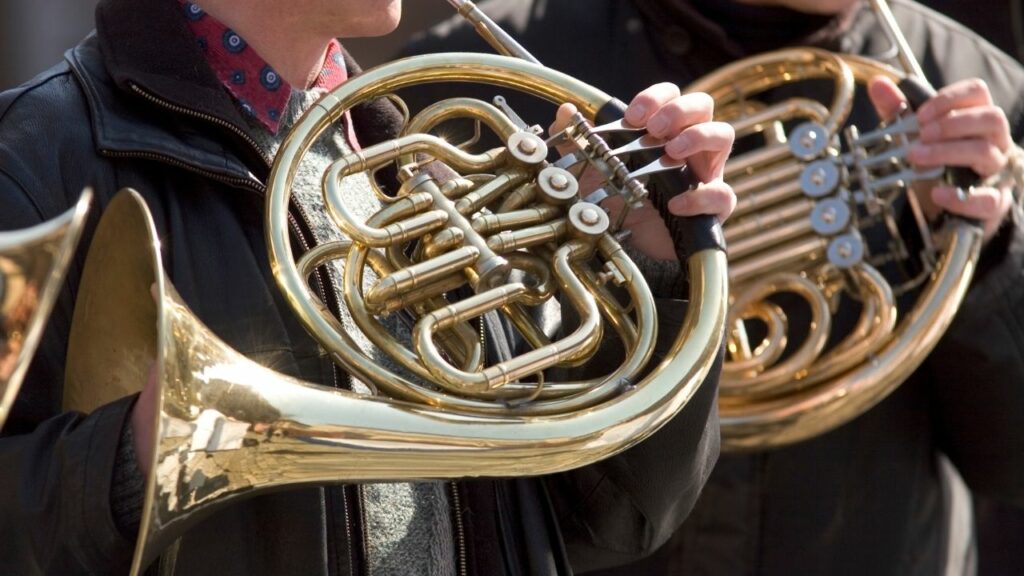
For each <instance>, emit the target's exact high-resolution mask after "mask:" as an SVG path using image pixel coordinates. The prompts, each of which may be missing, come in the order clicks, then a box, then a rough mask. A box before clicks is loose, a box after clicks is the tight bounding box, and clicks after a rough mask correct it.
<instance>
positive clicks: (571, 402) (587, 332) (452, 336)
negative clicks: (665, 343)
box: [65, 54, 727, 574]
mask: <svg viewBox="0 0 1024 576" xmlns="http://www.w3.org/2000/svg"><path fill="white" fill-rule="evenodd" d="M434 81H443V82H452V81H471V82H480V83H486V84H490V85H494V86H500V87H504V88H509V89H514V90H519V91H522V92H526V93H527V94H530V95H533V96H539V97H541V98H546V99H548V100H550V101H552V102H570V103H573V104H575V105H576V106H577V108H578V109H579V110H580V111H581V112H582V114H583V115H586V116H590V117H592V116H593V115H594V114H595V113H596V112H597V111H598V110H599V109H600V108H602V107H603V106H604V105H605V104H607V103H608V102H609V101H610V100H611V98H610V97H609V96H607V95H605V94H603V93H602V92H600V91H598V90H596V89H594V88H592V87H590V86H588V85H586V84H583V83H582V82H579V81H578V80H575V79H573V78H571V77H568V76H565V75H563V74H560V73H558V72H555V71H553V70H549V69H547V68H543V67H541V66H539V65H536V64H531V63H528V62H524V61H522V60H516V59H512V58H507V57H503V56H494V55H486V54H438V55H431V56H421V57H417V58H413V59H407V60H402V61H399V62H395V63H392V64H389V65H386V66H383V67H380V68H377V69H374V70H370V71H367V72H365V73H364V74H362V75H360V76H358V77H355V78H353V79H351V80H349V81H348V82H346V83H345V84H344V85H343V86H341V87H340V88H338V89H336V90H335V91H333V92H331V93H330V94H328V95H326V96H324V97H323V98H322V99H321V100H320V102H319V103H318V104H316V105H315V106H314V107H313V108H312V109H311V110H310V111H309V112H308V113H307V114H306V115H305V116H304V117H303V118H302V119H301V120H300V121H299V122H298V123H297V125H296V126H295V127H294V129H293V131H292V132H291V133H290V134H289V135H288V136H287V137H286V139H285V140H284V142H283V144H282V146H281V149H280V150H279V152H278V154H277V157H276V159H275V162H274V165H273V168H272V170H271V174H270V178H269V186H268V194H267V226H266V234H267V243H268V245H269V249H270V263H271V270H272V272H273V275H274V277H275V279H276V280H277V282H278V284H279V287H280V288H281V290H282V292H283V294H284V296H285V298H286V300H287V301H288V302H289V304H290V305H291V306H292V308H294V310H295V312H296V315H297V317H298V318H299V320H300V321H301V322H302V323H303V324H304V326H305V327H306V329H307V330H308V331H309V333H310V334H311V335H313V337H314V338H315V339H316V340H317V341H318V342H319V343H320V344H321V345H322V346H323V348H324V349H325V350H326V351H327V353H328V354H330V355H331V357H332V358H334V359H335V361H336V362H337V363H338V364H340V365H341V366H342V367H343V368H344V369H345V370H346V371H347V372H348V373H349V374H351V375H352V376H353V377H354V378H356V379H358V380H359V381H361V382H363V383H366V384H368V385H369V387H371V388H372V389H373V390H374V391H375V394H373V395H360V394H358V393H355V392H349V391H344V390H338V389H334V388H327V387H323V386H319V385H316V384H311V383H305V382H300V381H298V380H295V379H293V378H288V377H285V376H282V375H280V374H277V373H274V372H272V371H271V370H269V369H267V368H263V367H261V366H258V365H256V364H254V363H252V362H250V361H248V360H246V359H245V358H243V357H242V356H241V355H240V354H238V353H237V352H235V351H233V350H231V349H229V348H228V347H227V346H226V345H224V344H223V343H221V342H220V341H219V340H217V338H216V337H215V336H214V335H213V334H212V333H211V332H210V331H209V330H208V329H206V328H205V327H204V326H203V325H202V324H201V323H200V321H199V320H198V319H197V318H195V317H194V316H193V315H192V314H190V313H189V311H188V310H187V308H186V307H185V305H184V304H183V303H182V301H181V300H180V299H179V298H178V297H177V296H176V294H175V292H174V290H173V288H172V287H171V285H170V282H169V281H168V279H167V278H166V276H165V275H164V273H163V272H162V270H161V263H160V257H159V243H158V241H157V238H156V235H155V232H154V229H153V223H152V221H151V218H150V216H149V214H148V211H147V210H146V207H145V205H144V204H143V202H142V200H141V198H140V197H139V196H138V195H137V194H135V193H132V192H125V193H122V194H121V195H119V196H117V197H116V198H115V199H114V200H113V201H112V202H111V203H110V205H109V206H108V207H107V209H106V211H105V213H104V216H103V219H102V221H101V223H100V225H99V228H98V229H97V231H96V234H95V236H94V240H93V244H92V247H91V249H90V254H89V260H88V262H87V265H86V270H85V271H84V273H83V278H82V281H81V284H80V287H79V296H78V305H77V306H76V309H75V319H74V326H73V329H72V335H71V342H70V345H69V352H68V369H67V382H66V390H65V399H66V402H67V407H68V408H69V409H79V410H86V411H88V410H92V409H94V408H95V407H97V406H99V405H101V404H103V403H105V402H109V401H111V400H113V399H116V398H119V397H122V396H124V395H126V394H130V393H132V392H135V391H138V390H139V388H140V387H141V385H142V383H143V382H146V380H147V375H148V373H149V371H150V369H151V367H155V370H156V371H157V373H158V380H159V392H158V394H157V396H158V399H157V404H158V406H157V408H156V413H157V415H156V417H155V419H154V422H153V426H154V429H155V430H156V438H157V446H156V448H155V450H154V456H153V458H152V460H151V462H150V465H151V473H150V474H149V476H148V478H147V480H146V485H147V488H146V501H145V504H144V512H143V517H142V525H141V528H140V532H139V540H138V545H137V547H136V554H135V558H134V561H133V568H132V571H133V572H132V573H133V574H137V573H138V572H139V571H140V570H142V569H144V568H145V567H146V566H147V565H148V564H149V563H150V562H151V561H152V559H153V558H154V557H155V556H156V555H157V554H159V553H160V551H161V550H163V549H164V547H165V546H166V545H167V544H168V543H169V542H170V541H172V540H173V539H174V538H176V537H177V536H178V535H180V534H181V533H182V532H183V531H184V530H187V528H188V527H189V526H191V525H192V524H193V523H194V522H195V521H197V520H198V519H199V518H200V517H201V516H203V515H205V514H207V513H209V512H211V511H213V510H215V509H216V507H217V506H219V505H221V504H222V503H227V502H232V501H235V500H236V499H237V498H240V497H243V496H249V495H254V494H257V493H260V492H263V491H266V490H272V489H275V488H281V487H288V486H296V485H306V484H318V483H327V482H361V481H389V480H392V481H394V480H414V479H440V478H460V477H507V476H525V475H537V474H548V473H553V472H558V471H563V470H568V469H572V468H576V467H579V466H584V465H587V464H589V463H592V462H595V461H597V460H600V459H602V458H606V457H609V456H612V455H614V454H616V453H618V452H621V451H622V450H625V449H627V448H629V447H630V446H633V445H634V444H636V443H637V442H640V441H641V440H643V439H644V438H646V437H647V436H649V435H650V434H652V433H653V432H654V431H656V430H657V429H658V428H659V427H660V426H662V425H663V424H664V423H665V422H667V421H668V420H669V419H671V418H672V417H674V416H675V415H676V414H677V413H678V412H679V411H680V410H681V409H682V408H683V406H684V405H685V404H686V403H687V401H688V400H689V399H690V398H691V397H692V395H693V394H694V393H695V392H696V391H697V389H698V387H699V386H700V385H701V383H702V382H703V381H704V380H705V378H706V377H707V376H708V374H709V372H710V370H711V368H712V365H713V363H714V359H715V357H716V355H717V353H718V351H719V349H720V347H721V342H722V335H723V334H724V326H725V316H726V308H727V276H726V270H725V256H724V254H723V253H722V252H721V251H720V250H715V249H708V250H703V251H700V252H697V253H694V254H692V255H689V257H688V260H687V262H686V268H687V270H688V280H689V283H688V286H689V293H688V294H679V296H680V297H685V298H688V299H689V301H690V306H689V308H688V312H687V315H686V317H685V319H684V321H683V323H682V326H681V327H680V330H679V332H678V334H677V335H676V336H675V339H674V340H673V342H674V343H673V345H672V347H671V348H670V349H669V351H668V352H667V355H666V357H665V358H664V359H663V360H661V361H659V362H652V361H651V358H652V354H653V347H654V343H655V340H656V339H657V336H658V330H659V326H658V324H657V314H656V310H655V304H654V298H653V296H652V294H651V293H650V290H649V289H648V287H647V284H646V281H645V280H644V278H643V275H642V274H641V272H640V270H639V269H638V268H637V267H636V265H635V264H634V263H633V261H632V260H631V259H630V258H629V257H628V256H627V255H626V252H625V251H624V250H623V249H622V247H621V246H620V244H619V242H618V240H617V239H616V236H615V234H613V233H612V230H611V228H610V226H611V223H610V221H609V218H608V216H607V215H606V214H605V213H604V212H603V211H602V210H601V209H600V208H599V207H598V206H597V205H595V204H591V203H588V202H584V201H583V200H582V199H580V198H579V197H578V195H577V194H575V193H574V194H567V193H566V190H574V188H573V186H575V185H576V184H577V182H576V180H575V176H573V174H574V173H573V171H571V170H568V169H563V168H559V167H555V166H552V165H550V164H549V163H548V161H547V156H548V154H547V150H548V144H549V142H548V140H545V139H543V138H541V137H539V136H538V135H537V134H536V133H535V132H534V131H532V130H530V129H528V128H527V127H524V126H521V125H520V124H519V123H517V121H516V120H517V119H514V118H512V117H511V116H509V115H506V113H505V112H502V111H501V110H499V108H498V107H495V106H491V105H490V104H487V103H483V102H479V101H473V100H467V99H453V100H450V101H445V102H444V103H442V104H441V105H440V106H439V107H433V108H431V109H429V110H427V111H425V112H423V113H422V114H421V115H419V116H417V117H414V118H412V119H410V120H409V123H408V126H406V129H405V131H404V133H403V134H402V135H401V136H399V137H398V138H396V139H394V140H391V141H387V142H383V143H380V144H375V145H372V146H367V147H365V148H363V149H362V150H361V151H358V152H353V153H350V154H347V155H344V156H342V157H341V158H339V159H337V160H336V161H335V162H334V163H333V164H332V165H331V166H330V168H329V169H328V170H327V171H326V173H325V174H324V177H323V186H322V188H323V194H324V200H325V205H326V206H327V209H328V212H329V213H330V215H331V216H332V217H333V219H334V220H335V221H336V222H337V224H338V228H339V229H340V230H341V231H342V233H343V236H345V239H344V240H341V241H336V242H332V243H325V244H322V245H320V246H318V247H316V248H313V249H312V250H309V251H308V252H306V253H305V254H301V255H299V258H298V260H297V261H296V260H295V252H294V251H293V248H294V247H293V246H292V244H291V236H290V230H289V221H288V219H289V205H290V204H291V203H292V202H291V199H290V194H291V190H292V184H293V179H294V175H295V172H296V170H297V167H298V165H299V163H300V162H301V160H302V158H303V156H304V154H305V153H306V151H307V150H308V149H309V147H310V146H311V145H312V144H313V143H314V142H315V141H316V139H317V138H318V137H320V135H321V134H322V133H323V132H324V131H326V130H330V129H331V128H332V127H333V126H334V125H335V124H336V122H338V121H339V120H340V119H341V118H342V117H343V116H344V114H345V111H346V110H349V109H351V108H352V107H353V106H356V105H358V104H359V103H361V102H365V101H367V100H369V99H373V98H378V97H381V96H385V95H392V94H393V93H397V92H398V91H400V90H401V89H402V88H405V87H410V86H415V85H418V84H421V83H423V82H434ZM450 118H470V119H471V120H473V121H478V122H480V123H481V124H482V125H484V126H486V127H487V128H489V129H490V130H492V131H493V132H494V133H495V134H496V135H497V137H498V138H499V139H500V140H501V141H502V142H505V146H502V147H500V148H496V149H494V150H485V151H470V150H468V149H464V148H465V147H463V146H461V145H456V144H452V143H450V142H448V141H446V140H445V139H444V138H442V137H440V136H439V135H437V133H435V131H433V129H434V128H438V127H439V124H441V123H443V122H445V121H446V120H447V119H450ZM592 128H593V127H592V126H590V124H589V122H588V121H587V120H586V119H585V118H584V117H583V116H582V115H581V116H580V117H579V119H578V120H577V121H576V122H574V124H573V125H572V126H571V127H570V128H568V129H567V130H566V132H565V134H563V135H560V137H564V140H565V141H566V142H567V145H568V146H569V147H570V148H572V149H573V152H572V156H571V157H572V158H574V159H578V163H588V164H591V165H595V166H598V167H607V166H616V167H618V168H619V169H618V170H615V171H612V170H609V174H610V176H609V178H608V180H607V181H606V182H605V183H604V190H605V192H606V193H609V194H616V193H627V192H628V194H629V195H630V197H631V198H638V197H642V195H643V194H645V193H646V191H645V189H644V186H643V184H642V183H641V182H639V181H637V180H635V179H633V178H631V177H629V175H628V174H625V175H623V169H622V162H621V161H617V159H615V158H613V157H611V156H610V155H608V154H607V151H608V147H607V145H604V146H603V148H600V147H595V146H594V143H598V142H600V137H599V136H598V135H596V133H593V130H592ZM564 158H565V157H563V159H564ZM438 162H440V163H443V164H444V165H445V166H446V167H447V169H450V170H453V171H454V172H455V173H454V174H451V175H450V178H448V179H447V180H443V179H438V178H437V177H436V176H435V172H436V170H439V169H441V168H442V167H441V166H438V165H437V164H438ZM396 163H397V168H398V171H397V173H398V175H399V180H400V183H401V184H400V188H399V189H398V190H397V191H395V192H394V194H393V195H390V196H389V195H385V194H383V193H382V194H381V201H382V208H381V209H380V210H379V211H378V212H377V213H375V214H373V215H372V216H370V217H369V218H366V219H361V218H359V217H358V216H356V214H355V213H354V212H353V211H352V210H351V207H350V206H348V205H346V203H345V201H344V199H343V195H342V188H343V185H342V183H343V181H344V180H345V179H347V178H352V177H361V176H362V173H368V174H370V177H371V178H372V175H373V173H374V172H375V171H376V170H378V169H380V168H383V167H386V166H390V165H393V164H396ZM612 172H614V173H612ZM324 264H331V265H336V266H337V268H335V270H337V273H338V274H339V277H340V283H341V285H342V287H343V300H344V302H343V303H344V306H345V307H346V309H347V315H348V316H349V317H350V318H351V320H350V324H349V326H354V327H355V328H348V327H346V325H345V324H344V323H343V321H341V320H339V318H338V317H336V316H335V315H334V314H333V313H331V312H330V311H329V310H328V309H327V307H326V306H325V305H324V304H323V303H322V302H321V300H320V298H319V297H318V296H317V294H315V293H314V292H312V291H311V289H310V283H309V282H308V278H309V277H310V274H311V273H312V272H313V271H314V270H315V269H316V268H317V267H319V266H321V265H324ZM612 284H615V286H612ZM151 286H152V287H153V288H152V290H151V288H150V287H151ZM151 292H152V293H153V296H152V297H150V293H151ZM560 307H571V308H572V309H573V312H574V314H573V315H572V317H574V318H578V321H576V320H574V321H570V322H566V323H565V324H564V325H563V326H561V330H551V329H548V328H547V327H546V326H544V325H542V324H540V323H538V322H537V321H536V320H535V314H534V312H536V311H538V308H544V309H548V308H551V309H554V310H555V311H556V312H557V311H558V309H559V308H560ZM395 314H402V315H403V316H405V317H407V318H410V319H411V324H412V325H413V328H412V330H411V335H410V336H409V338H408V339H406V338H403V337H401V336H400V335H398V334H395V333H393V332H392V330H391V329H390V328H389V327H388V324H387V323H386V322H385V321H384V320H385V319H386V317H387V316H389V315H395ZM492 314H500V315H502V316H504V317H505V318H506V319H507V320H508V322H509V323H510V324H511V325H513V326H515V327H516V328H517V329H518V331H519V332H520V334H522V336H523V340H524V341H525V342H526V344H527V346H525V348H527V350H526V351H525V352H522V353H521V354H519V355H517V356H512V357H511V358H506V359H497V360H495V359H487V358H486V357H485V354H484V352H483V345H482V344H481V342H480V341H478V340H476V339H475V338H474V337H473V336H474V333H475V332H474V330H473V326H474V325H475V324H476V323H477V322H482V320H480V319H481V318H482V317H484V316H489V315H492ZM606 326H607V327H610V329H611V330H613V331H614V332H615V333H616V334H617V335H618V336H619V339H620V340H621V341H622V343H623V348H624V354H623V359H622V361H621V362H620V363H619V365H618V366H612V367H611V368H609V371H608V373H606V374H604V375H601V376H593V377H591V378H590V379H585V380H570V381H552V379H551V378H550V375H551V374H552V373H553V371H551V370H550V369H552V368H559V369H562V368H568V367H572V366H577V365H579V364H581V363H584V362H587V361H588V360H590V359H591V358H592V357H593V356H594V354H595V353H596V351H597V347H598V344H599V342H600V340H601V338H602V336H603V334H604V331H605V330H606ZM356 328H357V329H358V332H359V333H360V334H361V335H362V336H363V337H365V339H366V340H368V341H369V342H370V343H372V345H373V347H374V351H373V352H369V351H364V350H363V349H362V348H361V347H360V345H359V344H358V343H357V342H356V338H355V337H354V336H353V334H351V333H350V332H349V330H350V329H351V330H353V332H354V331H355V329H356ZM385 359H386V360H385ZM396 366H397V368H396Z"/></svg>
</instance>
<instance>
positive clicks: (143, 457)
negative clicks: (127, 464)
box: [131, 363, 159, 476]
mask: <svg viewBox="0 0 1024 576" xmlns="http://www.w3.org/2000/svg"><path fill="white" fill-rule="evenodd" d="M158 391H159V386H158V383H157V365H156V363H153V364H152V365H151V366H150V367H149V376H148V377H147V378H146V385H145V386H144V387H143V388H142V392H141V393H140V394H139V397H138V399H136V400H135V405H134V406H133V407H132V415H131V427H132V437H133V438H134V440H135V461H136V463H137V464H138V465H139V471H141V472H142V474H143V476H148V475H149V468H150V465H151V464H152V462H153V450H154V449H155V448H156V446H154V443H155V442H156V440H155V439H154V435H155V434H156V430H155V429H154V426H155V424H156V404H157V402H156V400H157V397H156V395H157V393H158Z"/></svg>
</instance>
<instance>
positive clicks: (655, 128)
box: [647, 116, 668, 136]
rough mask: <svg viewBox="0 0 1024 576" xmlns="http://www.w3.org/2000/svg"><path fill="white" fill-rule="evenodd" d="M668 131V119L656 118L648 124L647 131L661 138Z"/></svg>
mask: <svg viewBox="0 0 1024 576" xmlns="http://www.w3.org/2000/svg"><path fill="white" fill-rule="evenodd" d="M667 129H668V119H667V118H665V117H664V116H655V117H654V118H651V121H650V122H648V123H647V131H648V132H650V133H651V134H653V135H655V136H661V135H662V134H663V133H664V132H665V130H667Z"/></svg>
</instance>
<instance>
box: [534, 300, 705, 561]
mask: <svg viewBox="0 0 1024 576" xmlns="http://www.w3.org/2000/svg"><path fill="white" fill-rule="evenodd" d="M686 306H687V305H686V303H685V302H683V301H680V300H670V299H658V310H659V319H658V320H659V331H658V346H657V349H656V352H655V356H654V358H653V359H652V363H656V362H658V361H659V360H660V359H661V358H663V357H664V354H665V352H666V351H667V350H668V348H669V346H670V345H671V344H672V341H673V340H674V339H675V337H676V335H677V334H678V329H679V327H680V326H681V325H682V320H683V318H684V316H685V313H686ZM611 356H614V352H612V353H611V354H606V353H605V352H604V351H603V350H602V352H599V354H598V356H597V357H611ZM721 361H722V354H721V352H720V353H719V355H718V358H717V359H716V361H715V364H714V366H713V367H712V369H711V372H710V373H709V375H708V377H707V379H706V380H705V382H704V383H702V384H701V386H700V389H699V390H698V391H697V393H696V394H695V395H694V396H693V398H691V399H690V401H689V403H687V404H686V406H685V407H684V408H683V410H682V411H681V412H680V413H679V414H678V415H677V416H676V417H675V418H673V419H672V420H671V421H669V422H668V423H667V424H666V425H665V426H664V427H662V428H661V429H660V430H659V431H657V432H655V433H654V434H652V435H651V436H650V437H649V438H647V439H646V440H644V441H643V442H641V443H640V444H638V445H636V446H634V447H633V448H630V449H629V450H626V451H625V452H623V453H622V454H619V455H618V456H615V457H612V458H609V459H607V460H603V461H601V462H598V463H596V464H592V465H590V466H587V467H584V468H580V469H578V470H573V471H570V472H566V473H563V474H558V475H553V476H550V477H548V478H547V485H548V489H549V492H550V494H551V499H552V502H553V504H554V507H555V513H556V514H557V516H558V522H559V526H560V528H561V531H562V536H563V538H564V540H565V546H566V552H567V554H568V556H569V560H570V562H571V563H572V566H573V569H574V570H575V571H577V572H586V571H589V570H595V569H600V568H607V567H612V566H616V565H620V564H625V563H628V562H631V561H635V560H638V559H640V558H642V557H644V556H646V555H648V554H651V553H653V552H654V551H655V550H657V549H658V547H660V546H661V545H662V544H664V543H665V542H666V541H667V540H668V538H669V537H670V536H671V535H672V533H673V532H675V531H676V529H677V528H678V527H679V525H680V524H681V523H682V522H683V520H684V519H685V518H686V516H687V515H688V514H689V513H690V510H691V509H692V508H693V505H694V503H695V502H696V501H697V496H698V495H699V494H700V491H701V489H702V488H703V486H704V484H705V482H706V481H707V478H708V475H709V474H710V473H711V469H712V468H713V467H714V464H715V462H716V461H717V459H718V454H719V446H720V443H719V425H718V403H717V396H718V375H719V372H720V369H721Z"/></svg>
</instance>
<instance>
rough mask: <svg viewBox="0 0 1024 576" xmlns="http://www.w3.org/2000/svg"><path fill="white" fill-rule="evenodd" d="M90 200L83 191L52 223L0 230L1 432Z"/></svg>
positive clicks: (65, 267)
mask: <svg viewBox="0 0 1024 576" xmlns="http://www.w3.org/2000/svg"><path fill="white" fill-rule="evenodd" d="M91 197H92V194H91V193H90V192H89V191H88V190H86V191H85V192H84V193H83V194H82V197H81V198H80V199H79V201H78V203H77V204H76V205H75V206H74V207H73V208H71V209H70V210H68V211H67V212H65V213H64V214H62V215H60V216H58V217H56V218H54V219H52V220H48V221H46V222H43V223H42V224H37V225H35V226H33V227H31V228H28V229H25V230H17V231H11V232H0V428H2V427H3V425H4V422H6V421H7V415H8V414H9V413H10V410H11V406H12V405H13V404H14V400H15V398H16V397H17V396H18V390H19V389H20V388H21V383H22V380H23V379H24V378H25V373H26V371H27V370H28V367H29V364H30V363H31V361H32V355H33V354H34V353H35V351H36V348H37V347H38V346H39V339H40V338H41V337H42V333H43V327H44V326H45V325H46V319H47V318H49V316H50V311H51V310H52V309H53V304H54V302H55V301H56V300H57V296H58V295H59V294H60V288H61V285H62V284H63V282H64V273H65V272H66V271H67V268H68V264H69V263H70V262H71V258H72V256H74V253H75V247H76V246H77V245H78V238H79V237H80V236H81V233H82V228H83V226H84V225H85V216H86V213H87V212H88V209H89V201H90V199H91Z"/></svg>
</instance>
